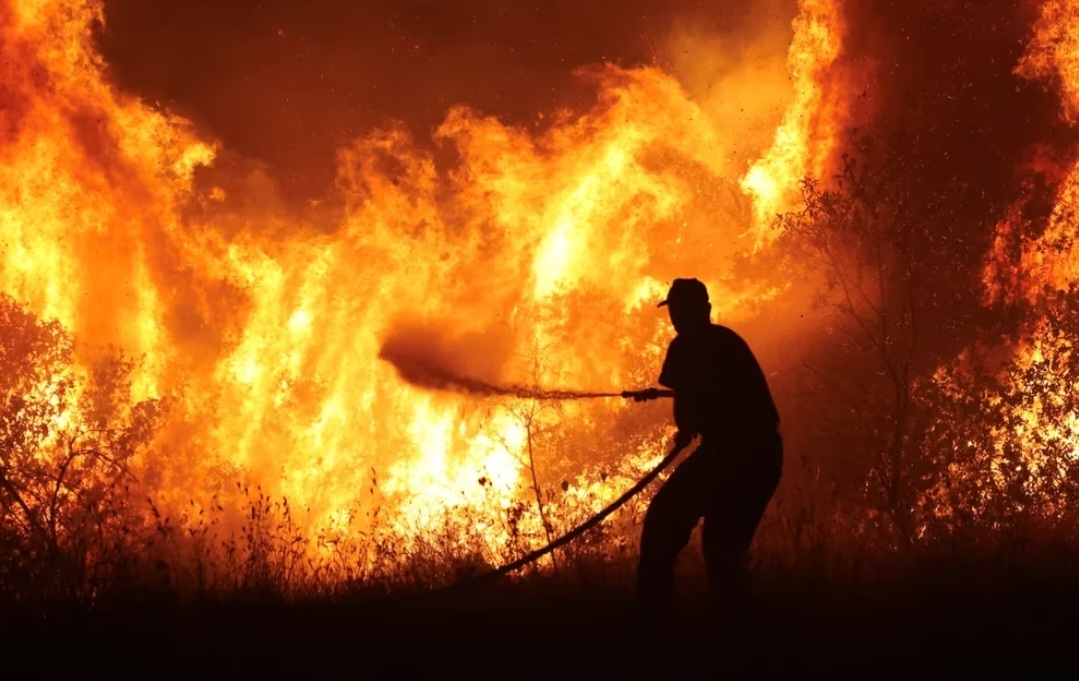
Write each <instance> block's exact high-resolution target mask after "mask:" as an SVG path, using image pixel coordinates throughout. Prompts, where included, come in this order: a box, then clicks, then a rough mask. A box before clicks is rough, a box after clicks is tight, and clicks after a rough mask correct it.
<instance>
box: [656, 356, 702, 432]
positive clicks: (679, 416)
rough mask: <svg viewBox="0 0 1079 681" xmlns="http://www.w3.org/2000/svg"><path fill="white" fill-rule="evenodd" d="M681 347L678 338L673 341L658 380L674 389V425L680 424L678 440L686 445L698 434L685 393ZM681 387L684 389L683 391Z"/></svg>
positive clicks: (684, 369) (666, 386)
mask: <svg viewBox="0 0 1079 681" xmlns="http://www.w3.org/2000/svg"><path fill="white" fill-rule="evenodd" d="M679 347H680V346H679V344H678V338H675V339H674V340H673V341H671V344H670V346H669V347H668V348H667V356H666V357H665V358H664V359H663V368H662V369H661V370H660V372H659V380H658V381H657V382H658V383H659V384H660V385H662V386H664V387H665V388H670V389H671V390H673V391H674V425H676V426H678V435H677V436H676V441H677V442H678V443H680V444H681V445H682V446H685V445H687V444H689V442H690V441H691V440H692V439H693V438H694V437H696V436H697V430H696V428H695V427H694V425H693V420H692V418H691V417H690V413H691V412H690V402H689V400H687V399H686V395H685V381H686V379H685V376H686V373H685V371H686V367H684V366H683V362H684V360H683V359H682V353H681V352H680V351H679ZM679 388H681V389H682V390H681V392H680V390H679Z"/></svg>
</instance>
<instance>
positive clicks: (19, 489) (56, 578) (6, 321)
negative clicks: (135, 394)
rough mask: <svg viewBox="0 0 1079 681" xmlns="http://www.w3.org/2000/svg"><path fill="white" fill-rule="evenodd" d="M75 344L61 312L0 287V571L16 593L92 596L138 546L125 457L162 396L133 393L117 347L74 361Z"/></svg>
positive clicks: (149, 425) (144, 437) (152, 425)
mask: <svg viewBox="0 0 1079 681" xmlns="http://www.w3.org/2000/svg"><path fill="white" fill-rule="evenodd" d="M74 351H75V350H74V346H73V342H72V338H71V337H70V335H69V334H68V333H67V332H66V331H65V330H64V329H63V328H62V327H61V326H60V325H59V324H58V323H57V322H55V321H49V322H42V321H39V320H38V319H37V318H36V317H34V316H33V315H32V314H30V313H29V312H28V311H26V310H25V309H23V308H22V307H21V306H19V305H18V304H17V303H16V302H15V301H14V300H12V299H11V298H9V297H7V296H0V544H2V546H3V553H4V554H5V557H4V560H0V571H2V574H0V579H3V580H4V582H6V583H8V584H13V585H19V587H20V588H18V589H15V590H13V591H12V592H11V593H12V594H20V595H23V596H27V597H30V596H41V597H48V598H67V597H87V596H88V595H90V594H89V593H85V592H87V591H90V592H92V591H93V590H94V589H95V588H98V587H100V586H101V581H100V580H102V579H104V578H105V577H106V573H107V572H108V571H109V570H111V569H113V568H115V567H116V565H115V563H117V562H123V561H125V560H127V559H130V558H132V557H133V555H135V554H136V553H137V548H136V547H133V546H130V545H127V544H126V543H125V539H126V538H127V537H129V536H131V534H130V533H129V532H128V531H127V530H129V529H131V528H132V527H134V526H137V525H138V524H139V523H140V520H139V517H138V515H135V514H132V513H131V504H130V499H129V497H128V483H129V482H130V481H131V480H133V478H132V476H131V474H130V473H129V471H128V469H127V466H128V463H129V462H130V461H131V459H132V457H134V456H135V455H136V454H137V453H138V451H139V449H140V448H141V447H142V446H144V445H145V444H147V443H148V442H149V441H150V439H151V438H152V436H153V434H154V432H155V429H156V428H157V426H158V425H159V423H160V417H161V415H162V413H163V409H162V404H161V403H160V402H158V401H155V400H150V401H143V402H139V403H133V402H132V401H131V397H130V392H131V391H130V374H131V370H132V364H131V363H130V362H129V361H128V360H125V359H124V358H123V357H122V356H120V355H118V354H116V353H109V354H106V355H104V356H103V357H101V358H100V359H99V360H98V361H97V362H95V363H93V364H92V368H91V369H89V370H88V371H80V370H78V369H77V368H76V364H75V362H74ZM106 568H108V570H107V569H106Z"/></svg>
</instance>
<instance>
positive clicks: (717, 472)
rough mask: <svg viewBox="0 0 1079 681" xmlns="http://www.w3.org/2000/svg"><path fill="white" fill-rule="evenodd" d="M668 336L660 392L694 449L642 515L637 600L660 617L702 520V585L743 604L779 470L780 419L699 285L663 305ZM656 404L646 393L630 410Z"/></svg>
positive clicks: (742, 346) (751, 362)
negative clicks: (668, 397)
mask: <svg viewBox="0 0 1079 681" xmlns="http://www.w3.org/2000/svg"><path fill="white" fill-rule="evenodd" d="M659 306H660V307H664V306H666V307H667V310H668V312H669V314H670V318H671V324H672V325H673V326H674V330H675V332H676V336H675V338H674V340H672V341H671V344H670V346H669V347H668V349H667V356H666V359H665V360H664V362H663V369H662V371H661V373H660V376H659V383H660V385H663V386H665V387H667V388H670V389H671V390H673V391H674V421H675V424H676V425H677V426H678V435H677V440H676V441H677V443H678V444H680V445H682V446H685V445H688V444H689V443H690V442H691V441H692V440H693V439H694V438H695V437H696V436H698V435H699V436H700V438H701V442H700V446H699V447H698V448H697V450H696V451H694V452H693V453H692V454H691V455H690V456H689V457H688V458H687V459H686V460H685V461H684V462H682V464H680V465H679V466H678V468H676V469H675V471H674V472H673V473H672V474H671V476H670V478H668V480H667V481H666V483H665V484H664V485H663V486H662V487H661V488H660V490H659V491H658V492H657V493H656V495H655V497H654V498H653V499H652V502H651V504H650V506H649V508H648V512H647V514H646V515H645V519H644V528H643V531H642V534H641V554H640V563H639V565H638V570H637V593H638V598H639V599H640V600H641V602H642V605H645V606H648V607H650V608H653V607H654V608H663V607H664V606H666V605H667V604H668V603H669V601H670V597H671V592H672V588H673V578H674V567H675V563H676V561H677V559H678V554H679V553H681V551H682V549H683V548H685V546H686V544H687V543H688V542H689V538H690V535H691V534H692V532H693V529H694V528H695V527H696V525H697V523H698V522H699V521H700V520H701V519H702V518H703V520H704V527H703V529H702V544H703V549H704V557H705V564H706V566H707V570H708V579H709V583H710V585H711V587H712V589H713V591H714V593H715V595H716V596H717V597H718V599H719V601H720V603H721V604H724V605H729V604H732V601H734V600H736V599H737V598H738V597H739V596H741V595H742V593H743V592H742V589H743V588H744V579H745V568H746V566H745V560H746V556H747V553H748V550H749V547H750V544H751V543H752V541H753V536H754V534H755V533H756V531H757V525H758V524H759V523H760V519H761V516H762V515H763V514H764V511H765V509H766V508H767V506H768V503H769V502H770V501H771V498H772V495H773V494H774V493H775V490H776V487H777V486H778V484H779V477H780V473H781V470H782V466H783V443H782V440H781V439H780V435H779V432H778V428H779V413H778V412H777V410H776V406H775V403H774V401H773V400H772V395H771V391H770V390H769V388H768V382H767V380H766V379H765V376H764V373H763V372H762V371H761V368H760V365H759V364H758V363H757V359H756V358H755V357H754V355H753V352H752V351H751V350H750V348H749V346H748V345H747V344H746V342H745V341H744V340H743V339H742V338H741V337H740V336H739V335H738V334H736V333H735V332H734V331H732V330H730V329H728V328H726V327H724V326H720V325H717V324H713V323H712V321H711V313H712V305H711V303H710V302H709V299H708V290H707V288H706V287H705V285H704V284H703V283H702V282H700V281H698V280H696V279H676V280H675V281H674V283H673V284H672V286H671V289H670V292H669V293H668V295H667V299H666V300H664V301H663V302H662V303H660V304H659ZM657 396H658V393H657V391H655V390H645V391H643V392H641V393H639V394H638V395H637V396H636V397H635V399H637V400H638V401H641V400H648V399H653V398H655V397H657Z"/></svg>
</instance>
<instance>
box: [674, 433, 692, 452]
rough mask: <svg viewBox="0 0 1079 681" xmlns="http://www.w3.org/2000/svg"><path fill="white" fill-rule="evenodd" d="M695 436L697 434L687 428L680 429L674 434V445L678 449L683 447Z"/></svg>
mask: <svg viewBox="0 0 1079 681" xmlns="http://www.w3.org/2000/svg"><path fill="white" fill-rule="evenodd" d="M695 437H697V436H696V435H695V434H694V433H691V432H689V431H688V430H680V431H678V432H677V433H675V434H674V446H675V447H677V448H679V449H685V448H686V447H688V446H689V444H690V443H691V442H693V439H694V438H695Z"/></svg>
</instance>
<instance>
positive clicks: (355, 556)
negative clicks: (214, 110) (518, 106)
mask: <svg viewBox="0 0 1079 681" xmlns="http://www.w3.org/2000/svg"><path fill="white" fill-rule="evenodd" d="M728 4H730V3H728ZM744 5H745V6H744V7H740V8H738V10H737V11H738V12H742V13H743V14H744V15H745V16H746V17H748V18H747V19H746V20H745V21H742V22H740V23H738V24H737V26H736V27H735V28H729V27H728V28H727V29H725V31H726V32H724V30H721V29H715V32H716V35H714V36H713V35H709V34H708V33H707V31H703V30H696V29H694V27H693V26H691V25H690V24H691V23H692V22H691V21H690V20H687V19H684V18H681V20H680V21H675V22H673V23H672V24H671V26H673V27H674V28H670V30H669V34H670V37H669V39H667V40H666V41H665V42H663V43H662V44H660V46H659V48H658V49H657V50H656V51H655V52H654V53H653V55H652V61H651V62H650V63H638V64H628V65H627V64H621V65H620V64H617V63H615V62H614V61H609V62H602V63H595V64H591V63H590V64H575V65H572V66H567V67H566V68H567V70H568V69H570V68H575V69H576V70H575V71H574V72H573V73H574V78H575V79H576V85H575V86H574V87H576V88H584V89H585V90H586V91H587V92H588V93H589V94H588V100H587V101H585V102H583V103H581V102H575V103H574V104H573V105H572V106H568V105H564V103H563V102H560V101H557V100H556V101H554V102H552V103H551V105H550V106H548V107H545V108H543V109H542V110H541V111H537V112H535V114H536V115H535V116H534V117H532V119H531V120H529V121H527V122H524V121H513V122H510V121H509V120H508V118H507V117H500V116H499V115H496V114H493V113H490V112H486V111H484V110H482V109H479V108H473V107H472V106H469V105H468V103H467V102H466V103H461V104H456V103H452V102H450V103H448V104H447V105H446V106H445V107H444V112H443V115H442V117H441V120H440V122H439V123H438V125H437V126H435V127H434V129H433V130H432V131H431V132H430V134H429V135H427V134H420V132H419V131H418V130H416V129H415V128H414V127H410V126H409V125H406V124H404V123H402V122H399V121H389V122H385V123H384V124H381V125H378V126H375V127H373V128H371V129H368V130H364V131H361V132H360V133H359V134H357V135H355V136H353V137H352V139H350V140H349V141H348V142H347V143H345V144H343V145H341V146H340V148H339V149H338V151H337V155H336V166H335V176H334V178H333V182H332V188H331V189H327V190H326V191H325V194H324V196H323V197H321V198H320V199H319V200H317V201H310V202H308V205H307V206H305V207H302V208H297V207H296V206H295V205H292V204H290V202H289V201H288V199H287V198H285V197H283V196H282V195H279V193H277V192H275V191H274V190H271V189H267V187H268V186H269V185H268V184H267V180H266V178H267V177H268V176H270V175H272V174H270V173H268V172H267V171H265V170H264V169H256V170H251V169H250V168H251V167H254V166H253V165H252V166H245V164H244V163H243V162H242V159H241V161H237V159H238V158H240V157H241V154H239V153H238V152H234V151H233V150H231V149H230V148H229V146H228V140H227V139H217V138H215V137H214V136H213V134H212V133H211V132H210V131H209V130H208V129H204V128H203V127H202V126H200V125H199V124H197V123H194V122H192V120H194V117H193V116H188V117H186V118H185V117H182V116H181V115H179V114H178V113H175V112H174V111H173V110H172V109H171V108H170V107H169V106H162V105H159V104H157V103H155V102H151V101H148V100H147V99H144V98H143V97H142V96H140V93H138V92H137V91H134V90H132V89H129V88H126V87H125V86H123V85H122V84H121V79H119V78H118V77H117V75H116V73H115V72H114V68H113V66H112V65H110V64H108V63H107V62H106V60H105V59H104V57H103V56H102V50H101V48H100V46H99V33H100V30H101V28H102V26H105V27H108V26H109V25H110V24H109V21H110V15H109V5H108V3H105V4H103V3H102V2H101V0H33V1H31V0H0V63H2V64H3V69H4V76H3V78H2V80H0V156H2V158H3V163H2V164H0V327H2V332H0V362H2V367H3V371H2V372H0V387H2V389H0V544H2V546H3V551H2V553H3V555H4V557H3V558H2V559H0V583H2V584H3V586H4V596H5V598H8V599H12V600H20V601H27V600H39V599H53V598H77V599H80V600H84V601H87V602H96V601H98V600H101V599H107V598H110V597H111V596H113V595H115V594H116V593H117V591H118V590H122V589H127V588H131V585H143V584H147V583H153V584H158V583H159V581H160V580H162V579H164V580H166V582H167V583H168V584H169V585H170V588H174V589H178V590H191V591H195V592H207V591H209V592H229V591H232V590H236V589H244V588H249V587H254V586H263V587H268V588H273V589H277V590H279V591H281V592H284V593H290V594H292V593H302V592H308V591H311V590H330V591H333V590H336V589H341V588H345V587H347V586H349V585H356V584H360V585H385V584H391V583H393V584H400V583H418V584H421V585H432V584H437V583H442V582H445V581H447V580H449V579H451V578H452V577H454V576H455V575H458V574H462V570H469V569H474V568H475V567H477V566H482V565H487V566H490V565H495V564H501V563H504V562H508V561H509V560H512V559H513V558H516V557H517V556H520V555H522V554H524V553H527V552H528V551H530V550H532V549H535V548H536V547H537V546H540V545H542V544H544V543H546V542H548V541H549V540H550V539H551V538H552V537H554V536H557V535H560V534H562V533H564V532H565V531H567V530H568V529H569V528H571V527H573V526H574V525H576V524H578V523H579V522H580V521H582V520H583V519H585V518H587V517H589V516H590V515H591V514H593V513H594V512H595V511H597V510H599V509H600V508H601V507H603V506H604V505H605V504H606V503H608V502H610V501H611V500H613V499H614V498H616V497H617V496H618V495H619V494H621V493H622V492H623V491H624V490H625V489H627V488H629V487H631V486H632V484H633V483H634V482H635V481H636V480H637V479H638V478H639V477H640V476H641V475H642V474H643V473H644V472H645V471H646V470H648V469H649V468H650V467H651V466H652V465H653V464H654V463H655V462H657V461H658V460H659V459H660V458H662V456H663V455H664V453H665V451H666V448H667V444H668V438H669V437H670V435H671V434H672V432H673V431H672V426H671V425H669V415H668V413H667V410H666V407H665V406H664V405H663V404H655V405H653V404H650V405H647V406H642V405H634V404H629V403H626V402H625V401H623V400H619V399H613V400H588V401H560V400H557V399H554V398H559V397H566V396H569V395H566V394H562V393H557V392H555V393H536V392H528V391H524V392H523V393H522V391H521V390H508V389H502V388H499V386H511V387H512V386H542V387H545V388H563V387H564V388H567V389H570V388H572V389H579V390H581V391H584V392H585V393H593V392H596V393H607V392H612V393H614V394H616V395H617V394H618V393H619V392H620V391H621V390H623V389H636V388H644V387H647V386H650V385H652V384H653V383H654V380H655V376H656V375H657V373H658V369H659V364H660V362H661V359H662V352H663V348H664V347H665V345H666V342H667V340H668V334H669V331H668V327H667V322H666V319H665V318H664V317H663V316H661V314H659V313H658V312H657V310H656V309H655V302H656V301H658V300H659V299H660V298H661V297H662V295H663V294H664V293H665V291H666V288H667V285H668V283H669V281H670V280H672V279H674V278H676V277H679V276H697V277H699V278H701V279H702V280H704V281H705V282H706V283H707V284H708V287H709V289H710V290H711V291H712V297H713V300H714V306H715V316H716V319H717V320H718V321H720V322H721V323H726V324H729V325H731V326H734V327H737V328H738V329H739V330H740V331H742V332H744V333H745V335H746V336H747V337H748V338H750V339H751V340H752V341H753V342H754V345H755V347H760V348H761V351H760V353H761V359H762V364H763V365H764V367H765V371H766V373H768V374H769V380H770V382H771V383H772V386H773V389H774V390H775V391H776V394H777V398H778V400H779V403H780V404H779V407H780V411H781V415H782V418H783V430H784V437H785V440H786V441H787V448H788V456H787V464H786V468H785V473H784V475H785V481H784V483H783V485H782V486H781V489H780V492H779V497H777V502H776V503H775V504H774V506H773V509H772V511H771V512H770V514H769V517H768V518H767V519H766V524H765V526H764V527H763V528H762V531H761V538H760V540H759V541H758V544H757V547H756V553H757V555H758V556H759V557H761V558H762V559H771V560H773V561H776V562H779V563H784V564H786V563H795V562H798V561H801V560H803V558H804V557H805V556H806V555H813V556H816V555H819V552H817V551H813V552H809V553H807V552H806V551H804V549H806V548H807V547H811V548H814V549H822V548H823V549H827V551H830V552H832V553H835V554H839V553H842V552H843V551H851V550H865V547H867V546H868V547H873V549H874V550H877V549H879V551H880V552H881V555H889V556H894V555H896V553H895V552H897V551H916V550H917V549H918V548H919V547H932V546H938V545H940V544H942V543H944V544H947V543H949V542H954V541H959V540H961V541H964V542H968V541H969V542H976V541H983V542H993V541H996V540H997V539H999V538H1000V537H1003V536H1006V535H1007V536H1011V535H1009V534H1008V533H1015V532H1027V533H1036V532H1066V528H1067V527H1069V526H1072V525H1074V520H1075V511H1074V509H1075V508H1076V502H1077V501H1079V498H1077V494H1079V466H1077V464H1076V458H1077V456H1079V413H1077V408H1076V401H1075V400H1076V398H1075V394H1076V390H1079V364H1077V358H1076V356H1075V355H1074V354H1073V352H1072V344H1073V339H1074V338H1075V336H1076V334H1077V332H1079V313H1077V312H1076V310H1077V309H1079V308H1077V302H1079V301H1077V295H1079V290H1077V289H1076V285H1075V282H1076V280H1077V277H1079V255H1077V253H1079V251H1077V249H1076V245H1075V231H1076V226H1075V220H1076V219H1077V218H1076V211H1075V204H1076V202H1077V201H1079V163H1077V161H1076V158H1077V154H1076V153H1075V151H1076V150H1077V149H1079V146H1077V145H1079V135H1077V134H1076V130H1075V128H1074V125H1075V122H1076V112H1077V110H1079V94H1077V93H1079V71H1077V70H1076V64H1077V63H1079V62H1077V59H1079V45H1076V44H1074V43H1075V42H1076V41H1075V39H1074V36H1075V35H1077V34H1079V3H1075V2H1070V1H1067V0H1045V1H1044V2H1018V1H1011V0H999V1H997V0H994V1H992V2H984V3H980V4H979V6H978V7H977V8H971V7H970V6H969V5H968V6H967V7H966V8H964V9H962V10H960V9H958V8H955V7H952V6H951V5H948V4H945V5H940V3H935V2H929V1H928V0H926V1H924V2H923V1H920V0H919V1H917V2H898V1H897V2H884V3H869V2H859V1H856V0H846V1H844V0H798V1H797V2H794V1H793V0H791V1H790V2H784V1H780V0H776V1H775V2H772V3H764V5H766V6H767V8H768V10H767V11H764V10H759V9H758V10H756V11H750V9H747V8H748V7H749V5H750V3H744ZM754 7H756V5H754ZM730 11H732V12H733V11H735V10H730ZM973 25H982V26H993V27H994V28H993V29H992V30H986V31H982V30H975V29H974V28H971V26H973ZM929 26H933V27H935V28H932V29H930V28H927V27H929ZM288 30H289V27H287V26H286V27H285V28H283V29H281V31H282V35H285V34H286V33H287V31H288ZM735 38H737V40H736V39H735ZM634 40H637V38H636V37H634ZM747 45H748V46H751V47H745V46H747ZM740 46H741V47H740ZM387 360H388V361H387ZM410 372H411V373H410ZM432 386H433V387H447V386H450V387H454V386H456V387H462V386H464V388H465V390H463V391H459V392H444V391H438V390H430V389H429V388H430V387H432ZM634 503H636V504H638V506H636V507H633V504H631V505H630V506H631V507H630V508H627V510H625V511H623V512H622V513H621V514H620V515H618V516H617V517H616V518H615V519H612V520H611V521H609V522H607V523H605V524H604V525H603V526H602V527H601V528H599V529H598V530H596V531H595V532H592V533H590V534H589V535H587V537H586V538H585V539H584V540H582V541H581V542H579V543H577V544H574V545H573V546H571V547H570V548H567V549H565V550H563V551H561V552H559V553H556V554H554V557H553V558H552V559H548V560H545V561H544V562H541V563H539V564H538V565H536V566H535V568H534V569H535V570H539V571H548V572H549V571H556V572H557V571H559V570H562V569H564V567H565V564H566V563H567V562H572V561H578V562H586V563H602V564H607V565H615V566H618V565H622V564H629V563H631V560H630V557H631V556H632V555H633V553H634V552H635V548H634V547H635V543H636V539H637V533H638V531H639V525H638V524H637V519H638V515H639V511H640V510H641V507H640V505H639V504H642V503H644V501H643V500H641V501H638V502H634Z"/></svg>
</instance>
